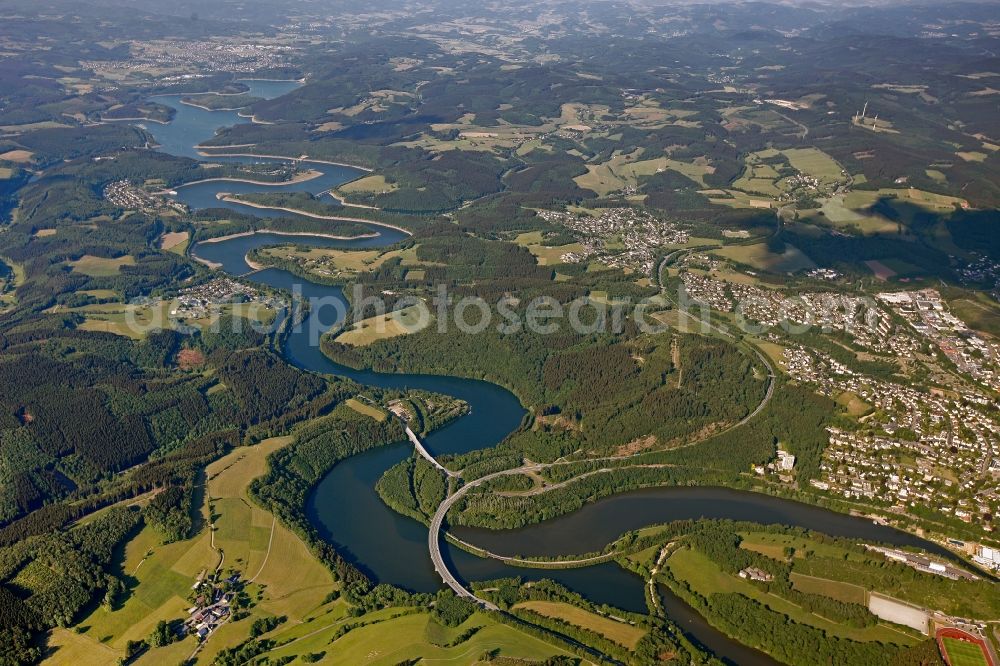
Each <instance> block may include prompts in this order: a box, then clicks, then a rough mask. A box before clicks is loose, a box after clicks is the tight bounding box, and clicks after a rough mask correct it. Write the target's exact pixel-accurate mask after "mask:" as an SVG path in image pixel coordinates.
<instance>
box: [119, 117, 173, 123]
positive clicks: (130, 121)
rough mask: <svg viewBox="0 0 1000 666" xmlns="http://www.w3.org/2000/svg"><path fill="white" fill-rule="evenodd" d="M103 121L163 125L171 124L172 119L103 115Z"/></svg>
mask: <svg viewBox="0 0 1000 666" xmlns="http://www.w3.org/2000/svg"><path fill="white" fill-rule="evenodd" d="M101 122H102V123H124V122H129V123H132V122H140V123H160V124H161V125H169V124H170V123H172V122H173V121H172V120H156V119H155V118H105V117H104V116H101Z"/></svg>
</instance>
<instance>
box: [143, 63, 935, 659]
mask: <svg viewBox="0 0 1000 666" xmlns="http://www.w3.org/2000/svg"><path fill="white" fill-rule="evenodd" d="M272 83H275V82H267V84H266V85H265V84H260V85H262V86H263V87H253V86H255V85H257V84H253V86H252V88H253V89H254V90H257V91H258V93H257V94H258V95H260V96H274V95H276V94H284V93H285V92H288V91H289V90H291V88H292V87H294V84H288V83H287V82H284V83H285V86H286V87H282V86H279V85H277V84H276V85H275V86H274V87H269V85H270V84H272ZM261 93H267V94H261ZM178 100H179V96H171V97H158V98H157V99H156V101H159V102H161V103H164V104H169V105H171V106H174V107H175V108H177V109H178V113H177V116H176V117H175V119H174V121H173V123H171V124H168V125H157V124H153V123H150V127H148V129H149V130H150V131H151V133H153V135H154V136H155V137H156V138H157V140H158V142H159V143H160V144H161V149H162V150H164V151H166V152H170V153H173V154H177V155H187V156H191V157H199V156H198V154H197V151H195V150H194V145H195V144H197V143H199V142H200V141H203V140H205V139H207V138H209V137H211V136H212V135H213V133H214V131H215V129H216V128H218V127H220V126H224V125H229V124H234V123H237V122H247V119H244V118H241V117H239V116H238V115H237V114H235V113H233V112H224V111H205V110H203V109H197V108H195V107H190V106H186V105H181V104H179V102H178ZM210 159H211V160H212V161H217V158H214V157H213V158H210ZM229 159H241V160H249V159H257V158H229ZM308 166H309V167H311V168H315V169H317V170H319V171H322V172H323V176H321V178H317V179H315V180H312V181H305V182H303V183H297V184H294V185H288V186H281V187H279V188H275V189H301V190H305V191H310V192H313V193H319V192H323V191H325V190H326V189H329V188H330V187H333V186H335V185H337V184H338V183H341V182H345V181H347V180H350V179H352V178H355V177H357V174H358V173H359V172H358V171H356V170H354V169H351V168H348V167H340V166H334V165H328V164H319V163H309V164H308ZM238 186H241V184H239V183H234V182H226V181H216V182H208V183H200V184H196V185H191V186H187V187H182V188H179V189H178V193H179V198H180V199H181V200H183V201H186V202H187V203H188V204H189V205H191V206H192V207H194V208H202V207H206V206H219V205H223V204H222V202H219V201H218V200H217V199H216V197H215V194H216V193H218V192H220V191H222V192H235V191H261V190H264V189H267V188H265V187H262V186H255V185H248V187H249V189H247V190H239V189H237V187H238ZM241 209H242V210H246V209H245V208H243V207H241ZM252 212H253V213H254V214H256V215H268V214H273V211H271V212H269V211H266V210H258V209H253V211H252ZM337 226H338V225H337V223H336V222H331V223H330V233H331V234H336V233H337ZM371 229H372V233H375V234H377V236H375V237H371V238H364V239H355V240H337V239H331V238H325V237H315V236H301V237H296V238H295V242H296V243H304V244H310V245H316V246H323V247H379V246H385V245H389V244H392V243H395V242H398V241H399V240H401V239H402V238H403V236H404V234H402V233H401V232H398V231H395V230H390V229H386V228H382V227H376V226H372V227H371ZM281 242H288V237H287V236H279V235H275V234H269V233H260V234H253V235H248V236H241V237H236V238H231V239H228V240H224V241H221V242H213V243H199V244H198V245H196V246H195V247H194V248H193V251H194V252H196V253H197V255H198V256H199V257H201V258H204V259H207V260H210V261H213V262H217V263H218V264H221V266H222V270H224V271H226V272H227V273H231V274H234V275H243V274H246V273H247V272H248V271H249V266H247V264H246V262H245V260H244V258H245V256H246V254H247V252H248V251H249V250H251V249H253V248H256V247H261V246H265V245H273V244H276V243H281ZM247 277H248V279H252V280H254V281H257V282H260V283H262V284H267V285H270V286H273V287H278V288H282V289H288V290H292V289H293V288H295V289H298V290H300V293H301V294H302V296H303V297H305V298H308V299H309V300H310V302H311V303H313V304H314V305H315V307H313V308H312V309H311V311H310V313H309V315H308V318H307V320H306V321H305V322H304V323H303V325H301V326H299V327H297V328H296V330H295V331H293V332H292V333H291V334H290V335H289V336H287V341H286V343H285V347H284V349H283V353H284V354H285V356H286V357H287V359H288V360H289V361H290V362H291V363H293V364H295V365H297V366H299V367H301V368H304V369H308V370H311V371H314V372H319V373H328V374H335V375H341V376H345V377H350V378H351V379H353V380H355V381H358V382H361V383H363V384H367V385H373V386H380V387H389V388H401V389H402V388H420V389H425V390H428V391H435V392H439V393H443V394H447V395H451V396H454V397H457V398H461V399H462V400H465V401H466V402H467V403H468V404H469V405H470V406H471V408H472V410H471V413H469V414H468V415H466V416H463V417H461V418H460V419H457V420H456V421H454V422H453V423H451V424H450V425H448V426H446V427H444V428H441V429H439V430H437V431H435V432H434V433H432V434H431V435H430V436H428V437H427V439H426V444H427V447H428V449H429V450H430V451H431V452H432V453H435V454H441V453H456V452H465V451H471V450H474V449H479V448H484V447H490V446H494V445H496V444H497V443H498V442H499V441H500V440H501V439H503V438H504V437H505V436H506V435H507V434H509V433H510V432H511V431H513V430H514V429H515V428H517V427H518V425H519V424H520V422H521V420H522V418H523V416H524V409H523V408H522V407H521V405H520V404H519V402H518V401H517V399H516V398H515V397H514V396H513V395H512V394H511V393H510V392H508V391H506V390H505V389H503V388H501V387H499V386H496V385H493V384H490V383H487V382H482V381H477V380H471V379H464V378H459V377H449V376H437V375H416V374H385V373H376V372H371V371H358V370H353V369H350V368H346V367H343V366H340V365H338V364H336V363H334V362H333V361H331V360H330V359H329V358H327V357H326V356H324V355H323V354H322V353H321V352H320V349H319V346H318V345H317V344H315V342H316V341H315V340H314V339H311V338H312V337H314V336H312V335H310V331H315V330H326V329H328V328H329V327H331V326H333V325H335V324H337V323H338V321H339V318H340V317H341V315H342V312H343V309H344V308H346V300H345V299H344V297H343V294H342V292H341V291H340V289H339V288H338V287H331V286H323V285H319V284H315V283H312V282H309V281H307V280H302V279H299V278H296V277H294V276H292V275H291V274H290V273H287V272H285V271H281V270H278V269H267V270H263V271H258V272H255V273H252V274H250V275H248V276H247ZM338 302H339V303H340V307H339V308H338V307H331V306H330V304H331V303H338ZM324 303H325V304H326V305H321V304H324ZM409 455H412V449H411V447H410V445H409V444H408V443H399V444H394V445H392V446H388V447H383V448H380V449H376V450H373V451H370V452H367V453H364V454H361V455H358V456H354V457H352V458H350V459H348V460H346V461H344V462H342V463H340V464H339V465H337V466H336V467H334V469H333V470H331V471H330V473H329V474H327V475H326V476H325V477H324V478H323V479H322V480H321V482H320V483H319V484H318V485H317V487H316V488H315V489H314V491H313V493H312V494H311V496H310V498H309V502H308V506H307V511H308V515H309V518H310V520H311V521H312V522H313V524H314V525H315V526H316V527H317V529H318V530H319V531H320V532H321V534H322V535H323V537H324V538H326V539H328V540H329V541H330V542H332V543H334V544H336V545H337V546H338V547H339V548H340V549H341V550H342V552H343V553H344V554H345V556H346V557H347V558H348V559H350V560H351V561H353V562H354V563H355V564H356V565H358V566H359V567H360V568H361V569H363V570H364V571H366V572H367V573H368V574H370V575H371V576H373V577H374V578H376V579H377V580H379V581H382V582H388V583H392V584H395V585H399V586H401V587H405V588H408V589H411V590H415V591H425V592H430V591H435V590H437V589H439V588H440V587H441V584H442V583H441V580H440V578H439V577H438V576H437V574H436V573H435V572H434V571H433V569H432V567H431V563H430V558H429V554H428V552H427V530H426V528H425V527H424V526H423V525H421V524H419V523H417V522H415V521H413V520H411V519H409V518H405V517H403V516H400V515H399V514H397V513H396V512H394V511H392V510H391V509H389V508H388V507H386V506H385V504H383V503H382V501H381V500H380V498H379V497H378V495H377V494H376V492H375V489H374V486H375V483H376V482H377V481H378V479H379V477H381V475H382V474H383V473H384V472H385V471H386V470H387V469H388V468H389V467H391V466H392V465H394V464H396V463H398V462H400V461H401V460H403V459H405V458H406V457H407V456H409ZM345 507H349V509H348V510H345ZM701 517H712V518H732V519H736V520H753V521H756V522H763V523H769V522H773V523H782V524H786V525H797V526H801V527H806V528H811V529H816V530H819V531H821V532H825V533H828V534H833V535H840V536H847V537H855V538H859V539H867V540H878V541H884V542H888V543H894V544H899V545H918V546H921V547H924V548H926V549H928V550H932V551H936V552H942V551H943V549H940V548H938V547H937V546H935V545H934V544H931V543H929V542H926V541H923V540H921V539H918V538H917V537H915V536H912V535H909V534H906V533H903V532H900V531H897V530H894V529H892V528H888V527H884V526H879V525H874V524H872V523H871V522H870V521H868V520H863V519H860V518H854V517H851V516H846V515H843V514H838V513H834V512H831V511H827V510H824V509H820V508H816V507H812V506H808V505H804V504H800V503H797V502H792V501H788V500H783V499H779V498H774V497H770V496H766V495H760V494H755V493H746V492H740V491H734V490H728V489H722V488H663V489H652V490H643V491H639V492H634V493H626V494H623V495H618V496H615V497H611V498H608V499H604V500H601V501H598V502H595V503H592V504H590V505H588V506H586V507H584V508H583V509H580V510H579V511H576V512H574V513H572V514H570V515H567V516H564V517H562V518H558V519H555V520H551V521H547V522H546V523H543V524H540V525H534V526H530V527H526V528H523V529H520V530H510V531H504V532H495V531H491V530H480V529H469V528H460V529H457V530H456V533H457V534H458V535H460V536H461V537H462V538H465V539H468V540H470V541H472V542H473V543H477V544H479V545H482V546H484V547H487V548H489V549H491V550H495V551H497V552H501V553H504V554H522V555H561V554H575V553H580V552H587V551H594V550H599V549H601V548H603V547H604V546H605V545H606V544H607V543H609V542H610V541H613V540H614V539H615V538H617V537H618V536H619V535H620V534H621V533H622V532H624V531H627V530H630V529H635V528H638V527H642V526H645V525H648V524H653V523H662V522H668V521H671V520H678V519H697V518H701ZM445 556H446V559H447V560H449V561H450V564H451V566H452V568H453V571H455V572H457V574H458V575H459V577H460V578H463V579H465V580H466V581H471V580H485V579H490V578H497V577H505V576H521V577H522V578H524V579H527V580H537V579H541V578H551V579H555V580H557V581H559V582H561V583H562V584H564V585H566V586H567V587H569V588H570V589H573V590H574V591H576V592H579V593H580V594H582V595H584V596H585V597H587V598H589V599H591V600H592V601H595V602H598V603H607V604H611V605H614V606H618V607H620V608H623V609H626V610H631V611H635V612H640V613H645V612H647V609H646V604H645V599H644V581H642V580H641V579H640V578H638V577H637V576H634V575H633V574H630V573H628V572H626V571H625V570H624V569H622V568H620V567H618V566H617V565H616V564H614V563H607V564H601V565H596V566H591V567H586V568H580V569H566V570H537V569H519V568H513V567H510V566H506V565H504V564H501V563H500V562H497V561H496V560H488V559H481V558H478V557H475V556H473V555H470V554H468V553H466V552H464V551H461V550H459V549H456V548H454V547H451V546H446V548H445ZM663 592H664V608H665V609H666V611H667V613H668V614H669V615H670V617H672V618H673V619H674V620H675V621H677V622H678V624H679V625H680V626H681V628H682V629H683V630H684V631H685V632H686V633H687V634H688V635H689V636H690V637H691V638H692V640H694V641H695V642H698V643H700V644H702V645H705V646H706V647H708V648H709V649H711V650H712V651H713V652H715V653H716V654H717V655H718V656H720V658H723V659H725V660H727V661H730V662H732V663H739V664H751V665H753V664H772V663H774V662H773V660H771V659H770V658H769V657H767V656H766V655H763V654H761V653H759V652H757V651H755V650H751V649H749V648H747V647H745V646H742V645H740V644H739V643H736V642H735V641H732V640H730V639H729V638H727V637H726V636H724V635H722V634H721V633H719V632H718V631H716V630H715V629H713V628H712V627H710V626H709V625H708V624H707V623H706V622H705V621H704V619H702V618H701V616H700V615H698V614H697V613H696V612H695V611H693V610H692V609H691V608H689V607H688V606H687V605H686V604H684V602H683V601H681V600H680V599H677V598H676V597H674V596H673V595H672V594H670V592H669V591H668V590H663Z"/></svg>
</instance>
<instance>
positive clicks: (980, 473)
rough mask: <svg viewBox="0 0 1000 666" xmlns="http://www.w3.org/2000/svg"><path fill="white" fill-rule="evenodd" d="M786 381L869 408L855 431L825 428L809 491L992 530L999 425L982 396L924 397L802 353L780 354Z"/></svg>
mask: <svg viewBox="0 0 1000 666" xmlns="http://www.w3.org/2000/svg"><path fill="white" fill-rule="evenodd" d="M784 363H785V367H786V369H787V370H788V372H789V374H790V376H791V377H792V378H793V379H795V380H797V381H801V382H807V383H809V384H812V385H814V386H815V387H816V388H817V390H818V391H819V392H820V393H823V394H825V395H827V396H829V397H831V398H834V399H837V398H842V397H843V396H850V397H856V398H857V399H858V400H860V401H862V402H863V403H864V404H866V405H867V406H869V408H870V409H869V410H868V412H867V413H866V414H864V415H862V416H860V418H859V419H858V421H859V427H858V428H857V429H846V428H843V427H834V426H829V427H828V428H827V431H828V433H829V446H828V447H827V448H826V449H825V450H824V452H823V457H822V462H821V464H820V474H819V477H818V478H816V479H812V480H811V482H810V483H811V484H812V486H813V487H814V488H816V489H818V490H820V491H824V492H828V493H831V494H834V495H839V496H841V497H844V498H846V499H849V500H850V499H863V500H864V501H866V502H871V503H876V504H884V505H886V507H887V508H888V509H889V510H890V511H893V512H897V513H910V512H915V513H921V514H927V513H929V512H930V513H935V512H936V513H939V514H942V515H943V516H946V517H952V518H956V519H958V520H961V521H963V522H965V523H970V524H973V525H977V526H979V527H980V528H981V529H982V530H983V531H985V532H991V531H993V530H994V527H993V521H994V517H995V516H996V515H997V513H998V511H1000V491H998V484H997V480H998V478H1000V422H998V419H997V413H996V410H995V409H991V408H990V402H989V400H988V399H987V398H986V397H984V396H975V395H974V394H968V395H964V396H954V395H947V394H945V393H944V392H942V391H933V390H932V391H930V392H924V391H920V390H917V389H915V388H912V387H910V386H905V385H903V384H897V383H893V382H889V381H883V380H879V379H874V378H871V377H866V376H864V375H860V374H858V373H855V372H854V371H852V370H850V369H849V368H847V367H845V366H844V365H843V364H841V363H838V362H837V361H835V360H833V359H832V358H830V357H828V356H826V355H824V354H822V353H820V352H817V351H814V350H808V349H806V348H805V347H802V346H797V347H790V348H788V349H786V350H785V352H784Z"/></svg>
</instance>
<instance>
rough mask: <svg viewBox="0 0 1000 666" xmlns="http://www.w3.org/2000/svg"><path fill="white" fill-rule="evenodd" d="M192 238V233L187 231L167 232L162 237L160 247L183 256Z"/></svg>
mask: <svg viewBox="0 0 1000 666" xmlns="http://www.w3.org/2000/svg"><path fill="white" fill-rule="evenodd" d="M190 240H191V239H190V235H189V234H188V232H186V231H171V232H167V233H165V234H163V237H162V238H160V249H161V250H166V251H168V252H173V253H174V254H179V255H182V256H183V255H184V253H185V252H187V247H188V243H189V242H190Z"/></svg>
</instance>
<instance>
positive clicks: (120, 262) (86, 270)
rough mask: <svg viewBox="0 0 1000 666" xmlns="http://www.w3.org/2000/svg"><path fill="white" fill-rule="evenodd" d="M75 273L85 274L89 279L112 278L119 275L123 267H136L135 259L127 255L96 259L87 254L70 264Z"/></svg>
mask: <svg viewBox="0 0 1000 666" xmlns="http://www.w3.org/2000/svg"><path fill="white" fill-rule="evenodd" d="M69 265H70V266H72V267H73V272H74V273H83V274H84V275H87V276H89V277H111V276H113V275H118V273H119V272H120V271H121V267H122V266H135V257H133V256H132V255H128V254H127V255H125V256H123V257H116V258H114V259H107V258H104V257H94V256H92V255H89V254H85V255H83V256H82V257H80V258H79V259H77V260H76V261H71V262H69Z"/></svg>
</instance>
